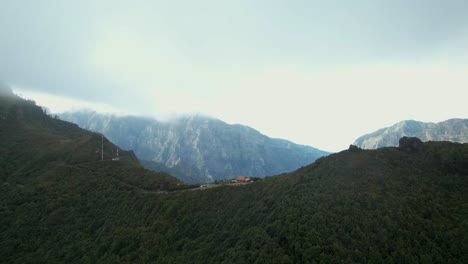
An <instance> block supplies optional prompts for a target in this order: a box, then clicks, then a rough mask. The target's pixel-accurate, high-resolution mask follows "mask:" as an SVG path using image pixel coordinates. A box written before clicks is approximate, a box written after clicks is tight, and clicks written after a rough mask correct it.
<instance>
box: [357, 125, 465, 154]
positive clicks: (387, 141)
mask: <svg viewBox="0 0 468 264" xmlns="http://www.w3.org/2000/svg"><path fill="white" fill-rule="evenodd" d="M404 136H408V137H418V138H420V139H421V140H422V141H452V142H458V143H467V142H468V119H449V120H446V121H443V122H440V123H425V122H419V121H414V120H405V121H401V122H399V123H396V124H395V125H393V126H390V127H386V128H382V129H379V130H377V131H375V132H373V133H370V134H367V135H364V136H362V137H359V138H358V139H356V141H355V142H354V145H356V146H359V147H361V148H364V149H376V148H381V147H395V146H398V140H399V139H400V138H401V137H404Z"/></svg>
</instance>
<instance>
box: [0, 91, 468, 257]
mask: <svg viewBox="0 0 468 264" xmlns="http://www.w3.org/2000/svg"><path fill="white" fill-rule="evenodd" d="M2 100H3V99H2ZM0 117H1V118H0V259H1V262H3V263H464V262H466V260H467V259H468V255H467V252H468V241H467V239H468V234H467V233H468V231H467V230H468V226H467V220H466V219H468V200H467V196H466V193H468V181H467V176H468V145H467V144H455V143H449V142H428V143H424V148H423V149H422V150H421V151H418V152H408V151H403V150H400V149H398V148H382V149H378V150H360V151H343V152H340V153H337V154H333V155H330V156H329V157H325V158H321V159H319V160H317V161H316V162H315V163H313V164H311V165H309V166H307V167H303V168H301V169H299V170H298V171H296V172H294V173H291V174H283V175H279V176H275V177H270V178H267V179H265V180H263V181H258V182H254V183H252V184H249V185H245V186H221V187H218V188H212V189H206V190H196V191H174V190H176V189H178V188H179V189H183V188H184V185H181V183H180V182H178V181H177V180H175V179H174V178H172V177H171V176H169V175H166V174H158V173H154V172H149V171H146V170H144V169H143V168H142V167H141V166H140V165H139V164H138V162H137V161H136V160H135V158H134V155H132V153H131V152H123V151H122V155H121V160H119V161H111V160H110V158H111V157H113V155H115V154H114V153H112V150H113V149H116V148H117V147H116V146H114V145H112V143H110V142H108V141H106V140H105V139H104V141H105V143H104V144H105V147H104V148H105V151H106V152H105V153H104V154H105V161H100V155H99V154H97V153H96V150H97V146H99V145H100V142H101V136H100V135H98V134H93V133H91V132H87V131H85V130H81V129H79V128H78V127H77V126H75V125H73V124H71V123H67V122H63V121H60V120H56V119H53V118H50V117H48V116H47V115H45V114H44V113H43V112H42V110H41V109H40V108H38V107H37V106H35V105H34V103H33V102H26V101H23V100H21V99H18V98H17V99H14V100H12V99H10V100H9V101H5V102H3V101H2V102H1V104H0Z"/></svg>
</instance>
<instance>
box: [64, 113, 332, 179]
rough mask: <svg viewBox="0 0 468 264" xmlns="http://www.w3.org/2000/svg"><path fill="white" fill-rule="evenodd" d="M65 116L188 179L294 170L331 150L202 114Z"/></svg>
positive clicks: (159, 167) (151, 163) (156, 166)
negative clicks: (160, 118) (168, 118)
mask: <svg viewBox="0 0 468 264" xmlns="http://www.w3.org/2000/svg"><path fill="white" fill-rule="evenodd" d="M61 118H63V119H64V120H67V121H70V122H74V123H77V124H78V125H80V126H81V127H83V128H86V129H90V130H93V131H97V132H100V133H103V134H104V135H106V136H107V137H109V138H110V139H111V140H112V141H114V142H116V143H117V145H119V146H120V147H122V148H124V149H133V150H134V151H135V153H136V155H137V156H138V158H139V159H140V160H144V161H148V162H145V164H146V165H147V167H148V168H153V169H155V170H163V171H165V172H168V173H170V174H172V175H174V176H176V177H179V178H180V179H182V180H184V181H190V182H194V181H198V182H207V181H212V180H220V179H226V178H232V177H236V176H238V175H246V176H258V177H264V176H270V175H275V174H280V173H284V172H291V171H293V170H295V169H298V168H300V167H302V166H305V165H308V164H310V163H312V162H313V161H315V160H316V159H317V158H319V157H321V156H324V155H328V154H329V153H328V152H325V151H321V150H318V149H315V148H313V147H309V146H302V145H298V144H294V143H292V142H290V141H287V140H283V139H274V138H269V137H267V136H265V135H263V134H261V133H260V132H259V131H257V130H255V129H253V128H251V127H248V126H243V125H230V124H227V123H226V122H224V121H222V120H219V119H216V118H213V117H210V116H204V115H201V114H189V115H182V116H179V117H178V118H176V119H173V120H172V121H169V122H161V121H158V120H156V119H150V118H142V117H137V116H133V117H116V116H112V117H110V116H108V115H103V114H98V113H83V112H75V113H73V112H72V113H65V114H63V115H61Z"/></svg>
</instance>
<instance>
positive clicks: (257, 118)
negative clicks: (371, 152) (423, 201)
mask: <svg viewBox="0 0 468 264" xmlns="http://www.w3.org/2000/svg"><path fill="white" fill-rule="evenodd" d="M0 3H1V8H0V58H1V59H0V82H2V83H5V84H7V85H9V86H10V87H11V88H12V89H13V90H14V91H15V92H17V93H21V94H22V95H23V96H25V97H28V98H30V99H33V100H35V101H36V102H38V103H39V104H42V105H44V106H47V107H48V108H49V109H50V110H51V111H52V112H61V111H66V110H70V109H79V108H81V107H86V108H93V109H95V110H98V111H102V112H113V113H120V114H133V115H144V116H153V117H156V118H161V119H164V118H167V117H168V116H174V115H177V114H185V113H201V114H205V115H209V116H212V117H216V118H219V119H221V120H223V121H225V122H228V123H238V124H244V125H248V126H251V127H253V128H255V129H257V130H259V131H260V132H262V133H264V134H266V135H268V136H270V137H278V138H284V139H288V140H291V141H293V142H295V143H299V144H304V145H310V146H313V147H317V148H320V149H323V150H327V151H339V150H343V149H346V148H347V147H348V146H349V144H351V143H353V142H354V140H355V139H356V138H357V137H359V136H361V135H363V134H366V133H370V132H373V131H375V130H377V129H379V128H382V127H386V126H390V125H392V124H394V123H397V122H399V121H402V120H408V119H413V120H419V121H425V122H439V121H443V120H446V119H449V118H468V107H467V105H468V104H467V103H466V102H467V101H468V100H467V98H468V16H467V15H466V13H467V12H468V1H465V0H437V1H436V0H412V1H407V0H379V1H375V0H349V1H346V0H342V1H324V0H321V1H318V0H305V1H302V0H297V1H294V0H287V1H286V0H285V1H279V0H256V1H252V0H232V1H229V0H226V1H219V0H198V1H189V0H186V1H178V0H171V1H149V0H140V1H118V0H100V1H95V0H80V1H75V0H73V1H71V0H41V1H37V0H0Z"/></svg>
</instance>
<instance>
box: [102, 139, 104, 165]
mask: <svg viewBox="0 0 468 264" xmlns="http://www.w3.org/2000/svg"><path fill="white" fill-rule="evenodd" d="M101 160H104V136H101Z"/></svg>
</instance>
